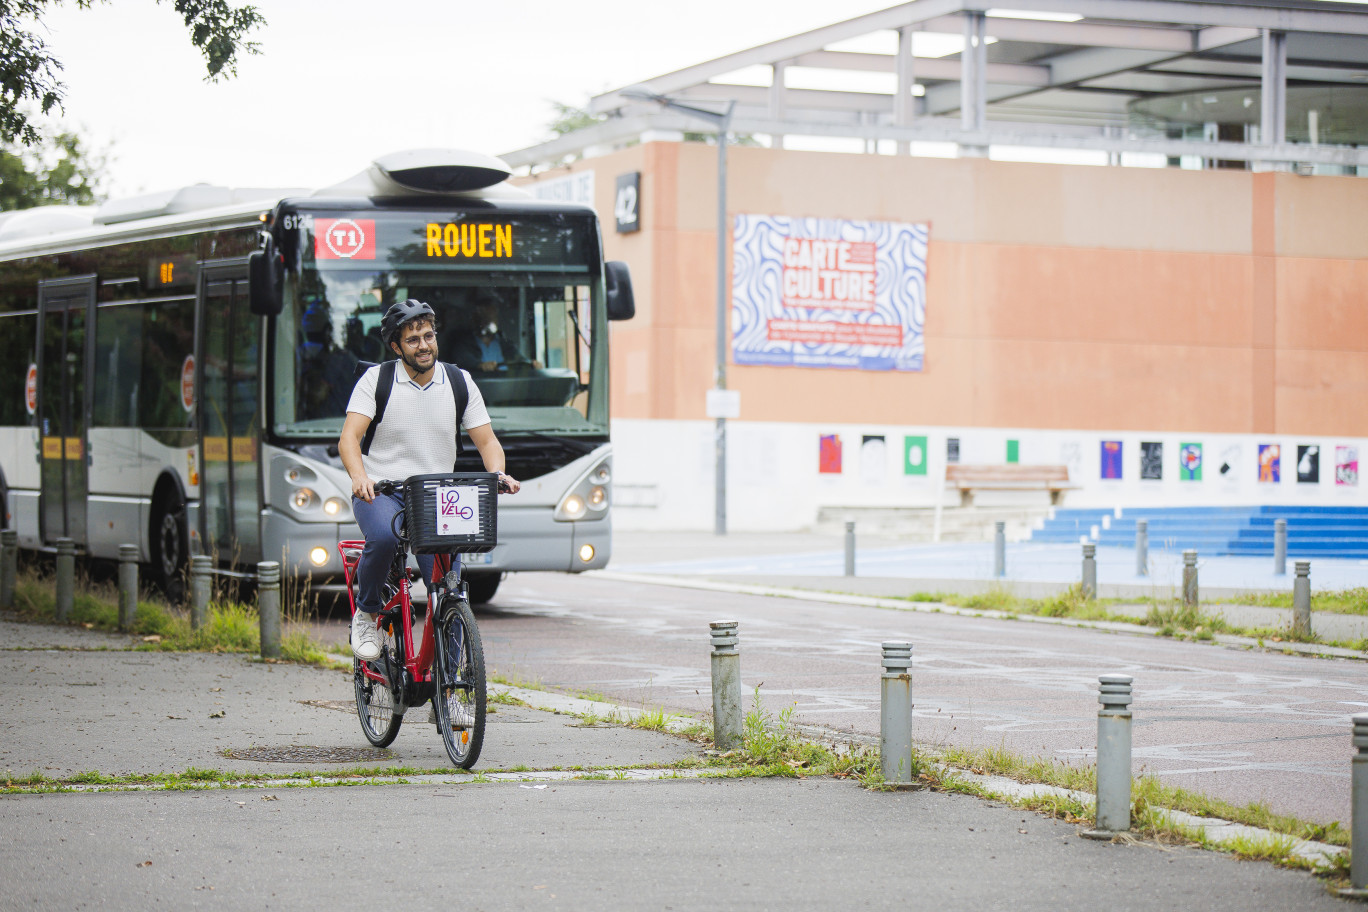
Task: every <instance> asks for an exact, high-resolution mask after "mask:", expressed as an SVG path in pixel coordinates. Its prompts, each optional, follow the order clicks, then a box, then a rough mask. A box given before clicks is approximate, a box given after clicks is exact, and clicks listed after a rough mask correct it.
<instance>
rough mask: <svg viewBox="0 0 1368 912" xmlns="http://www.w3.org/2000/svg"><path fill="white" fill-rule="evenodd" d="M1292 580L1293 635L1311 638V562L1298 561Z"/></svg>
mask: <svg viewBox="0 0 1368 912" xmlns="http://www.w3.org/2000/svg"><path fill="white" fill-rule="evenodd" d="M1296 568H1297V575H1296V577H1294V578H1293V580H1292V635H1293V636H1299V637H1309V636H1311V562H1310V561H1297V563H1296Z"/></svg>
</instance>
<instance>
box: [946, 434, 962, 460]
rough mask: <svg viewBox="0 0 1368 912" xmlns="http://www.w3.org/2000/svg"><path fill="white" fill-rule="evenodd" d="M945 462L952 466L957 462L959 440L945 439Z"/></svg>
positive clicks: (954, 438)
mask: <svg viewBox="0 0 1368 912" xmlns="http://www.w3.org/2000/svg"><path fill="white" fill-rule="evenodd" d="M945 461H946V462H948V463H950V464H951V465H954V464H955V463H957V462H959V438H958V437H947V438H946V439H945Z"/></svg>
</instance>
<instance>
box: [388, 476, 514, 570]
mask: <svg viewBox="0 0 1368 912" xmlns="http://www.w3.org/2000/svg"><path fill="white" fill-rule="evenodd" d="M498 479H499V476H498V475H496V474H494V473H493V472H457V473H448V474H443V475H414V476H413V477H412V478H410V479H408V480H407V481H405V482H404V521H405V522H406V523H407V525H408V534H409V545H410V547H412V548H413V552H414V553H415V554H446V553H449V552H452V551H461V552H467V553H479V552H483V551H492V550H493V549H494V545H495V544H497V543H498V537H499V529H498V517H499V504H498V495H497V491H498Z"/></svg>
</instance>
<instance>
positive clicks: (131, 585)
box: [119, 545, 141, 631]
mask: <svg viewBox="0 0 1368 912" xmlns="http://www.w3.org/2000/svg"><path fill="white" fill-rule="evenodd" d="M140 556H141V555H139V554H138V546H137V545H119V629H120V630H123V631H129V630H132V629H133V624H134V623H135V622H136V621H137V617H138V558H139V557H140Z"/></svg>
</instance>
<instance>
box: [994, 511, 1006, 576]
mask: <svg viewBox="0 0 1368 912" xmlns="http://www.w3.org/2000/svg"><path fill="white" fill-rule="evenodd" d="M1006 575H1007V524H1006V523H1005V522H998V523H993V576H1006Z"/></svg>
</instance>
